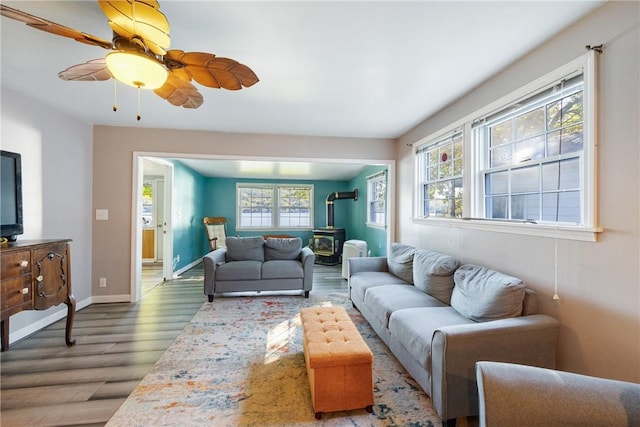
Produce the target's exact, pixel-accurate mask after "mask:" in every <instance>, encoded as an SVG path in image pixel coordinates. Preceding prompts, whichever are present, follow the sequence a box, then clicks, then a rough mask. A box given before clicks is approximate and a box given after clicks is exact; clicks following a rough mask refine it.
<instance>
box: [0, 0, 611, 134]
mask: <svg viewBox="0 0 640 427" xmlns="http://www.w3.org/2000/svg"><path fill="white" fill-rule="evenodd" d="M3 3H4V4H6V5H8V6H10V7H14V8H17V9H20V10H23V11H26V12H28V13H31V14H34V15H36V16H39V17H42V18H45V19H48V20H50V21H53V22H56V23H58V24H62V25H65V26H69V27H72V28H75V29H78V30H81V31H83V32H86V33H89V34H92V35H96V36H99V37H102V38H105V39H110V38H111V30H110V28H109V26H108V25H107V22H106V19H105V17H104V15H103V14H102V12H101V10H100V8H99V7H98V5H97V3H96V2H94V1H44V2H37V1H4V0H3ZM602 3H603V2H602V1H579V0H567V1H546V2H545V1H511V2H509V1H495V2H488V1H467V2H462V1H440V2H436V1H410V2H405V1H286V2H277V1H258V2H248V1H161V2H160V6H161V10H162V11H163V12H164V14H165V15H166V16H167V18H168V20H169V23H170V24H171V48H172V49H181V50H184V51H204V52H211V53H215V54H216V55H218V56H224V57H230V58H233V59H235V60H237V61H239V62H242V63H244V64H246V65H248V66H249V67H250V68H251V69H253V70H254V71H255V73H256V74H257V75H258V77H259V78H260V81H259V82H258V83H257V84H256V85H254V86H253V87H250V88H246V89H243V90H241V91H226V90H220V89H211V88H206V87H202V86H199V89H200V91H201V93H202V94H203V95H204V104H203V105H202V106H201V107H200V108H199V109H197V110H188V109H184V108H179V107H174V106H172V105H170V104H169V103H168V102H167V101H164V100H162V99H161V98H158V97H157V96H156V95H155V94H153V93H152V92H150V91H143V93H142V95H141V113H142V120H141V121H140V122H136V119H135V117H136V114H137V95H136V89H134V88H131V87H128V86H124V85H118V89H117V105H118V111H117V112H113V111H112V106H113V103H114V85H113V83H112V82H67V81H63V80H60V79H59V78H58V77H57V73H58V72H59V71H62V70H64V69H66V68H67V67H69V66H71V65H75V64H79V63H83V62H85V61H87V60H90V59H94V58H98V57H102V56H104V54H105V53H106V51H105V50H104V49H101V48H98V47H95V46H88V45H84V44H81V43H77V42H75V41H74V40H71V39H67V38H63V37H59V36H55V35H52V34H48V33H45V32H42V31H38V30H34V29H32V28H29V27H27V26H25V25H24V24H22V23H19V22H16V21H13V20H11V19H8V18H6V17H2V18H1V20H0V30H1V33H0V34H1V47H2V49H1V53H0V60H1V73H2V74H1V75H0V78H1V84H2V87H3V88H4V87H8V88H11V89H13V90H15V91H19V92H21V93H23V94H25V95H27V96H29V97H33V98H36V99H39V100H41V101H42V102H45V103H47V104H50V105H52V106H54V107H55V108H56V109H59V110H61V111H64V112H66V113H68V114H71V115H73V116H76V117H78V118H79V119H81V120H83V121H86V122H88V123H92V124H100V125H112V126H139V127H153V128H174V129H197V130H215V131H224V132H245V133H269V134H292V135H317V136H344V137H377V138H396V137H398V136H400V135H402V134H403V133H405V132H407V131H408V130H410V129H411V128H412V127H414V126H415V125H417V124H418V123H420V122H421V121H423V120H424V119H426V118H427V117H429V116H430V115H431V114H433V113H435V112H436V111H438V110H439V109H441V108H442V107H444V106H445V105H447V104H448V103H450V102H452V101H453V100H455V99H457V98H458V97H460V96H461V95H463V94H464V93H466V92H467V91H469V90H470V89H472V88H473V87H475V86H477V85H478V84H480V83H481V82H482V81H484V80H486V79H487V78H488V77H490V76H491V75H492V74H494V73H496V72H497V71H499V70H500V69H502V68H504V67H505V66H507V65H508V64H510V63H512V62H513V61H515V60H516V59H518V58H519V57H520V56H522V55H524V54H525V53H526V52H528V51H530V50H531V49H533V48H534V47H536V46H537V45H539V44H540V43H542V42H543V41H545V40H546V39H548V38H549V37H551V36H553V35H554V34H555V33H557V32H559V31H561V30H562V29H563V28H564V27H566V26H567V25H569V24H571V23H572V22H574V21H576V20H577V19H579V18H580V17H581V16H583V15H584V14H586V13H588V12H590V11H591V10H593V9H594V8H595V7H597V6H598V5H600V4H602ZM196 85H197V84H196Z"/></svg>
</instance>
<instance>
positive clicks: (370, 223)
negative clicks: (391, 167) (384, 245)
mask: <svg viewBox="0 0 640 427" xmlns="http://www.w3.org/2000/svg"><path fill="white" fill-rule="evenodd" d="M366 181H367V222H366V225H367V227H371V228H378V229H383V230H384V229H386V228H387V185H388V182H387V171H386V170H384V171H380V172H377V173H374V174H373V175H369V176H368V177H367V178H366ZM380 181H382V182H384V194H383V197H382V200H383V202H384V220H383V222H376V221H375V220H374V219H372V218H371V204H372V203H374V202H376V201H378V194H377V192H376V188H377V183H378V182H380Z"/></svg>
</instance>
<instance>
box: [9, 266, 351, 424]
mask: <svg viewBox="0 0 640 427" xmlns="http://www.w3.org/2000/svg"><path fill="white" fill-rule="evenodd" d="M202 281H203V272H202V266H201V265H200V266H197V267H194V268H193V269H191V270H189V271H188V272H186V273H185V274H184V275H183V276H182V277H180V278H179V279H178V280H171V281H167V282H164V283H161V284H160V285H158V286H156V287H154V288H153V289H151V290H150V291H149V292H147V293H146V294H145V295H144V297H143V299H142V300H141V301H140V302H138V303H136V304H94V305H90V306H89V307H86V308H84V309H82V310H80V311H78V312H77V313H76V315H75V320H74V325H73V334H72V335H73V338H75V339H76V345H75V346H74V347H70V348H68V347H66V346H65V344H64V328H65V323H64V322H65V320H64V319H63V320H60V321H58V322H56V323H54V324H52V325H50V326H47V327H46V328H44V329H42V330H40V331H38V332H37V333H35V334H33V335H31V336H29V337H27V338H25V339H23V340H21V341H19V342H16V343H14V344H12V345H11V347H10V349H9V351H6V352H3V353H1V354H0V370H1V377H0V403H1V406H0V425H2V426H3V427H8V426H39V427H40V426H42V427H45V426H72V425H73V426H77V425H82V426H103V425H104V424H105V423H106V422H107V421H108V420H109V418H111V416H112V415H113V414H114V413H115V412H116V410H117V409H118V408H119V407H120V405H121V404H122V403H123V402H124V401H125V399H126V398H127V396H128V395H129V394H130V393H131V391H132V390H133V389H134V388H135V386H136V385H137V384H138V383H139V382H140V380H141V379H142V378H143V377H144V376H145V375H146V374H147V372H148V371H149V370H150V369H151V367H152V366H153V365H154V364H155V363H156V361H157V360H158V359H159V358H160V356H161V355H162V354H163V353H164V351H165V350H166V349H167V348H168V347H169V345H170V344H171V343H172V342H173V341H174V339H175V338H176V337H177V336H178V335H179V334H180V332H182V330H183V329H184V327H185V326H186V325H187V323H188V322H189V321H190V320H191V318H192V317H193V316H194V314H195V313H196V312H197V311H198V309H199V308H200V307H201V306H202V304H203V303H204V302H205V297H204V295H203V293H202ZM346 283H347V281H346V280H344V279H342V277H341V266H334V267H331V266H320V265H316V266H315V268H314V280H313V291H312V292H314V293H315V292H321V293H335V292H346Z"/></svg>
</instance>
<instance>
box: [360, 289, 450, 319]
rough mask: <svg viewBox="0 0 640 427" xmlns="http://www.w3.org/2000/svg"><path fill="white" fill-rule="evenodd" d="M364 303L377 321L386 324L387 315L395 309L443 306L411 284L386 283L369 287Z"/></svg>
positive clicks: (443, 305)
mask: <svg viewBox="0 0 640 427" xmlns="http://www.w3.org/2000/svg"><path fill="white" fill-rule="evenodd" d="M364 303H365V305H366V306H367V307H368V308H369V309H370V310H371V312H372V313H373V315H374V316H376V317H377V318H378V321H379V322H380V323H382V324H383V325H385V326H387V325H388V323H389V316H391V313H393V312H394V311H396V310H401V309H403V308H410V307H445V306H446V304H443V303H442V302H440V301H438V300H437V299H435V298H434V297H432V296H431V295H428V294H426V293H424V292H422V291H421V290H419V289H416V288H415V287H414V286H411V285H386V286H377V287H374V288H370V289H369V290H367V292H366V293H365V295H364Z"/></svg>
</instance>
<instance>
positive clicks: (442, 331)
mask: <svg viewBox="0 0 640 427" xmlns="http://www.w3.org/2000/svg"><path fill="white" fill-rule="evenodd" d="M348 262H349V294H350V298H351V301H352V303H353V305H354V307H356V308H357V309H358V310H359V311H360V312H361V313H362V315H363V316H364V317H365V319H366V320H367V321H368V322H369V324H370V325H371V326H372V328H373V329H374V330H375V331H376V333H377V334H378V335H379V336H380V338H381V339H382V340H383V341H384V342H385V343H386V344H387V346H388V347H389V348H390V349H391V351H392V352H393V354H394V355H395V356H396V357H397V358H398V360H399V361H400V363H402V365H403V366H404V367H405V368H406V369H407V371H408V372H409V373H410V374H411V376H412V377H413V378H414V379H415V380H416V381H417V382H418V384H419V385H420V386H421V387H422V389H423V390H424V391H425V392H426V393H427V394H428V395H429V396H430V398H431V402H432V404H433V407H434V408H435V410H436V412H437V413H438V415H439V416H440V418H441V419H442V420H443V423H444V424H445V425H454V424H455V419H456V418H458V417H464V416H472V415H477V414H478V392H477V387H476V374H475V363H476V362H477V361H479V360H495V361H504V362H513V363H521V364H525V365H533V366H540V367H545V368H555V363H556V345H557V340H558V333H559V324H558V322H557V321H556V320H555V319H553V318H551V317H549V316H547V315H542V314H536V298H535V293H534V292H533V291H531V290H529V289H527V288H525V286H524V284H523V282H522V280H520V279H517V278H515V277H511V276H507V275H505V274H502V273H499V272H497V271H493V270H490V269H487V268H485V267H481V266H477V265H460V264H459V262H458V261H457V260H456V259H454V258H452V257H451V256H448V255H444V254H440V253H436V252H431V251H428V250H425V249H417V248H414V247H411V246H406V245H401V244H397V243H393V244H392V245H391V248H390V252H389V257H388V258H387V257H373V258H350V259H349V260H348Z"/></svg>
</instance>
